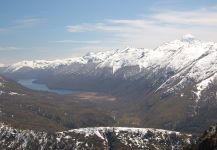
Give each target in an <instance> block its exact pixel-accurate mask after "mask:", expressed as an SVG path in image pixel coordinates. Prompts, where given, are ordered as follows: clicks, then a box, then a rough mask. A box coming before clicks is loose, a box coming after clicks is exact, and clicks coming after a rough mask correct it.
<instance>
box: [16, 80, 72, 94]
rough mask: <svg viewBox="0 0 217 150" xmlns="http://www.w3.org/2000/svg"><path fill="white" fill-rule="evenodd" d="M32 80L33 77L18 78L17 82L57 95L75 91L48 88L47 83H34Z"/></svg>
mask: <svg viewBox="0 0 217 150" xmlns="http://www.w3.org/2000/svg"><path fill="white" fill-rule="evenodd" d="M34 81H35V79H23V80H19V81H18V83H19V84H21V85H22V86H24V87H26V88H29V89H32V90H36V91H46V92H52V93H57V94H59V95H65V94H72V93H76V91H73V90H64V89H50V88H48V87H47V85H45V84H40V83H34Z"/></svg>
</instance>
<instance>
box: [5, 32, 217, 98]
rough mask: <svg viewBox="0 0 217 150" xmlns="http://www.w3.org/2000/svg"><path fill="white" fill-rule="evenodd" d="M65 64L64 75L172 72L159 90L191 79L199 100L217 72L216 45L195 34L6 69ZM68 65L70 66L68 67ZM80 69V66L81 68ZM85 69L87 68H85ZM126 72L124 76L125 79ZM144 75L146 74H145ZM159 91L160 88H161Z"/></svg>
mask: <svg viewBox="0 0 217 150" xmlns="http://www.w3.org/2000/svg"><path fill="white" fill-rule="evenodd" d="M73 64H82V65H87V66H88V64H93V65H94V67H95V69H94V70H93V69H92V68H90V69H89V70H88V69H87V68H86V69H83V68H80V70H79V69H76V70H73V67H71V66H72V65H73ZM60 66H65V67H66V68H65V70H61V71H60V72H61V73H62V74H64V73H65V74H66V73H70V70H72V71H71V72H73V73H74V72H76V73H78V74H84V75H86V74H87V73H90V72H94V71H95V72H99V71H100V70H103V69H104V68H110V69H111V72H112V74H113V75H115V74H117V73H118V71H119V70H121V69H123V68H125V67H134V66H137V67H139V69H140V71H139V72H136V71H132V72H131V73H130V75H129V76H128V77H130V78H133V77H136V76H137V75H140V76H141V74H145V73H147V70H148V71H149V72H151V74H153V73H155V72H158V71H160V70H161V71H162V70H163V73H167V72H173V75H170V76H166V79H167V80H166V81H165V82H164V83H162V84H161V85H160V86H159V87H158V90H162V89H163V90H164V91H165V90H166V91H175V90H180V89H181V88H184V87H186V86H188V84H189V81H191V84H192V83H194V84H195V85H194V86H195V90H194V92H195V94H196V95H197V100H198V99H200V95H201V92H202V91H203V90H204V89H206V88H207V87H208V86H209V83H211V82H212V81H213V80H214V79H215V77H216V72H217V44H216V43H214V42H202V41H200V40H197V39H195V38H194V37H193V36H192V35H185V36H183V38H182V39H180V40H175V41H171V42H168V43H164V44H163V45H161V46H159V47H157V48H156V49H137V48H126V49H124V50H111V51H106V52H96V53H92V52H91V53H88V54H87V55H84V56H83V57H78V58H70V59H64V60H54V61H44V60H36V61H23V62H19V63H16V64H13V65H11V66H9V67H8V68H7V69H6V70H5V72H9V73H16V72H17V71H20V70H22V68H31V69H33V70H37V69H39V70H46V69H53V70H57V69H58V67H60ZM67 66H69V67H70V68H67ZM78 68H79V67H78ZM84 70H85V71H84ZM125 74H126V73H125ZM125 74H124V75H123V78H126V76H125ZM144 78H146V76H145V75H144ZM158 90H157V91H158Z"/></svg>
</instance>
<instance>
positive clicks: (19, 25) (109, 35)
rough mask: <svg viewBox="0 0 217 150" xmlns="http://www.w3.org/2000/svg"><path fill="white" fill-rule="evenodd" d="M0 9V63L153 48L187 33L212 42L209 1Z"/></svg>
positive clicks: (213, 9)
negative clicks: (124, 49) (115, 50)
mask: <svg viewBox="0 0 217 150" xmlns="http://www.w3.org/2000/svg"><path fill="white" fill-rule="evenodd" d="M0 8H1V9H0V14H1V15H0V19H1V23H0V63H3V64H11V63H15V62H18V61H21V60H36V59H45V60H54V59H63V58H70V57H76V56H81V55H84V54H86V53H87V52H90V51H94V52H95V51H105V50H111V49H123V48H125V47H127V46H129V47H136V48H155V47H156V46H158V45H160V44H162V43H164V42H168V41H171V40H175V39H179V38H180V37H182V36H183V35H185V34H188V33H191V34H193V35H194V36H195V37H196V38H198V39H200V40H203V41H213V42H217V28H216V27H217V19H216V18H217V2H216V1H214V0H209V1H202V0H199V1H196V0H182V1H181V0H175V1H174V0H173V1H172V0H166V1H163V2H162V1H160V0H155V1H143V0H138V1H136V3H135V1H131V0H126V1H124V3H123V1H121V0H119V1H115V0H112V1H109V2H105V1H104V2H102V1H99V0H93V1H91V2H90V1H65V2H64V3H63V2H60V1H56V0H55V1H51V0H49V1H42V0H39V1H33V0H30V1H24V0H22V1H19V2H18V1H14V2H13V3H12V2H10V1H1V5H0ZM8 8H10V9H8Z"/></svg>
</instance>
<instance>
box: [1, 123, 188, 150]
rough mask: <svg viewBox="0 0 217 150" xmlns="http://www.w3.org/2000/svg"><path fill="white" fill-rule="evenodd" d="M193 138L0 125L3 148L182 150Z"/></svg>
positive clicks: (139, 130) (148, 131) (164, 132)
mask: <svg viewBox="0 0 217 150" xmlns="http://www.w3.org/2000/svg"><path fill="white" fill-rule="evenodd" d="M191 142H192V141H191V135H189V134H182V133H179V132H174V131H168V130H161V129H152V128H126V127H124V128H123V127H96V128H81V129H73V130H69V131H64V132H57V133H46V132H36V131H32V130H18V129H15V128H12V127H9V126H7V125H4V124H3V123H1V124H0V149H5V150H7V149H33V150H34V149H42V150H45V149H66V150H67V149H92V150H97V149H99V150H102V149H105V150H106V149H124V150H126V149H168V150H169V149H174V150H176V149H177V150H178V149H182V148H183V147H184V146H185V145H188V144H190V143H191Z"/></svg>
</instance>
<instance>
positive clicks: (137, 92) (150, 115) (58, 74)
mask: <svg viewBox="0 0 217 150" xmlns="http://www.w3.org/2000/svg"><path fill="white" fill-rule="evenodd" d="M216 73H217V43H214V42H202V41H200V40H198V39H196V38H194V37H193V36H192V35H185V36H183V38H181V39H180V40H174V41H171V42H168V43H164V44H162V45H161V46H159V47H157V48H155V49H137V48H126V49H123V50H111V51H106V52H96V53H93V52H90V53H88V54H86V55H84V56H82V57H77V58H70V59H63V60H54V61H45V60H35V61H22V62H18V63H15V64H12V65H10V66H8V67H6V68H4V69H3V70H2V71H1V74H2V75H3V76H6V77H8V78H11V79H14V80H19V79H28V78H34V79H36V82H38V83H45V84H47V86H48V87H50V88H62V89H72V90H80V91H93V92H99V93H106V94H109V95H112V96H114V97H117V100H116V101H114V102H103V103H101V104H100V108H101V109H104V110H107V111H109V112H112V113H111V114H112V115H111V114H110V115H111V116H113V117H114V116H115V120H116V124H118V125H122V126H125V125H126V126H136V127H153V128H164V129H169V130H171V129H172V130H178V131H186V132H201V131H202V130H204V129H205V128H207V127H208V126H209V125H210V124H212V123H215V122H217V118H216V115H215V114H217V95H216V91H217V82H216V75H217V74H216Z"/></svg>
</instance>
